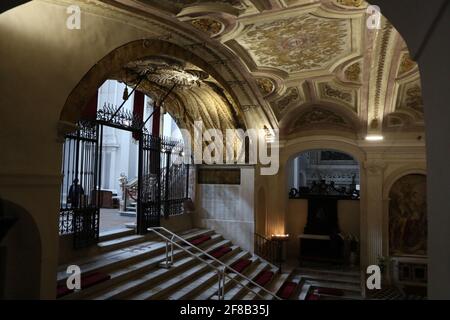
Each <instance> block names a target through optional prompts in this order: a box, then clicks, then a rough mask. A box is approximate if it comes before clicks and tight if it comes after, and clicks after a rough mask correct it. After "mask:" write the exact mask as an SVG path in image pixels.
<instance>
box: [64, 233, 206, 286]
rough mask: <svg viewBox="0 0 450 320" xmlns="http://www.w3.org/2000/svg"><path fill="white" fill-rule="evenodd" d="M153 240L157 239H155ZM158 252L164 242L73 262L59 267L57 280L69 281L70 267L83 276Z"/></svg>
mask: <svg viewBox="0 0 450 320" xmlns="http://www.w3.org/2000/svg"><path fill="white" fill-rule="evenodd" d="M211 234H213V231H212V230H209V229H192V230H188V231H186V232H183V233H180V236H182V237H183V238H185V239H187V240H190V239H193V238H196V237H198V236H202V235H211ZM153 239H155V238H154V237H153ZM158 250H160V251H162V250H165V243H164V242H162V241H146V242H142V243H140V244H137V245H132V246H130V247H127V248H122V249H116V250H113V251H110V252H105V253H101V254H98V255H96V256H93V257H87V258H83V259H79V260H77V261H73V262H71V263H68V264H66V265H62V266H60V267H58V274H57V279H58V281H62V280H65V279H67V277H68V275H67V273H66V270H67V267H68V266H69V265H78V266H79V267H80V268H81V272H82V273H83V274H86V273H90V272H94V271H99V270H105V268H109V269H111V268H114V267H120V266H123V265H126V264H129V263H130V262H132V261H136V260H139V259H146V258H149V257H151V256H152V255H155V254H157V253H158Z"/></svg>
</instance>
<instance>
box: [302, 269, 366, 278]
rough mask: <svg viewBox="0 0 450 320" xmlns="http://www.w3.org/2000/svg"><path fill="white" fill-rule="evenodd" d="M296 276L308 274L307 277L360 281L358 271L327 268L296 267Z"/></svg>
mask: <svg viewBox="0 0 450 320" xmlns="http://www.w3.org/2000/svg"><path fill="white" fill-rule="evenodd" d="M294 273H297V274H308V275H320V276H326V275H329V276H338V277H345V278H348V279H357V280H358V281H359V280H360V279H361V272H360V271H358V270H341V269H327V268H323V269H322V268H320V269H317V268H307V267H297V268H296V269H295V270H294Z"/></svg>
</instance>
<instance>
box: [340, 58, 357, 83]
mask: <svg viewBox="0 0 450 320" xmlns="http://www.w3.org/2000/svg"><path fill="white" fill-rule="evenodd" d="M344 73H345V78H346V79H347V80H348V81H353V82H360V80H361V63H359V62H355V63H354V64H352V65H350V66H349V67H348V68H347V69H345V72H344Z"/></svg>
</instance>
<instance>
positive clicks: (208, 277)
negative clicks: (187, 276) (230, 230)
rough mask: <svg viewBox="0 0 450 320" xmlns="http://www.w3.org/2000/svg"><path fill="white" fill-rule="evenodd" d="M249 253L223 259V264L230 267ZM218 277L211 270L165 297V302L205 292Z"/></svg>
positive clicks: (245, 252)
mask: <svg viewBox="0 0 450 320" xmlns="http://www.w3.org/2000/svg"><path fill="white" fill-rule="evenodd" d="M249 256H250V253H248V252H247V251H242V252H239V253H237V254H236V255H235V256H232V257H230V258H228V259H225V260H224V261H223V262H224V263H225V264H226V265H228V266H229V265H231V264H233V263H235V262H236V261H238V260H239V259H244V258H248V257H249ZM217 281H218V276H217V271H216V270H212V271H209V272H207V273H206V274H205V275H203V276H202V277H200V278H197V279H196V280H195V281H192V282H190V283H189V284H187V285H185V286H183V287H181V288H179V289H178V290H177V291H176V292H174V293H172V294H170V295H168V296H167V297H166V299H167V300H187V299H188V300H189V299H191V298H192V297H194V296H195V295H197V294H199V293H200V292H201V291H202V290H205V287H210V286H211V284H213V283H217Z"/></svg>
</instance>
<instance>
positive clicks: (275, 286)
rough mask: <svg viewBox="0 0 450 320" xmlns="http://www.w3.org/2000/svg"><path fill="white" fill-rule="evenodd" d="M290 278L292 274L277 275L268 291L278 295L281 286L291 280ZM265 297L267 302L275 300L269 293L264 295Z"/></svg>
mask: <svg viewBox="0 0 450 320" xmlns="http://www.w3.org/2000/svg"><path fill="white" fill-rule="evenodd" d="M290 276H291V273H281V274H280V273H275V279H274V280H273V281H271V282H270V283H269V285H268V286H267V288H266V289H267V290H269V291H270V292H273V293H274V294H277V292H278V291H279V290H280V288H281V286H282V285H283V284H284V283H285V282H286V281H287V280H288V279H289V278H290ZM264 297H265V299H267V300H272V299H275V298H274V297H273V296H271V295H269V294H268V293H266V294H264Z"/></svg>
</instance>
